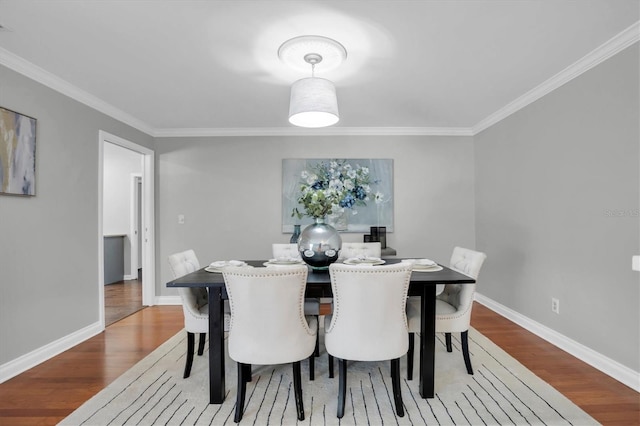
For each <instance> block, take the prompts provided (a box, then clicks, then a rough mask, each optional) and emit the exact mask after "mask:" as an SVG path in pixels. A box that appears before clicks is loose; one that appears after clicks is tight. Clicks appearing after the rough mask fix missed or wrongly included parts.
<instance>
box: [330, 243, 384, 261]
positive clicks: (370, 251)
mask: <svg viewBox="0 0 640 426" xmlns="http://www.w3.org/2000/svg"><path fill="white" fill-rule="evenodd" d="M381 255H382V245H381V244H380V243H379V242H373V243H342V248H341V249H340V256H339V259H338V260H339V261H340V260H345V259H349V258H350V257H358V256H366V257H381Z"/></svg>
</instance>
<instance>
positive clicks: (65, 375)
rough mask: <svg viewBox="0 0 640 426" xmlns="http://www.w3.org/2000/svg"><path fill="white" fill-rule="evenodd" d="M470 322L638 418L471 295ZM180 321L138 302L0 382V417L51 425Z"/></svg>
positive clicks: (560, 379)
mask: <svg viewBox="0 0 640 426" xmlns="http://www.w3.org/2000/svg"><path fill="white" fill-rule="evenodd" d="M471 324H472V325H473V326H474V327H475V328H476V329H477V330H478V331H480V332H481V333H483V334H484V335H485V336H487V337H488V338H489V339H491V340H492V341H494V342H495V343H496V344H498V345H499V346H500V347H502V348H503V349H504V350H505V351H507V352H508V353H510V354H511V355H512V356H513V357H515V358H516V359H518V360H519V361H520V362H521V363H522V364H524V365H525V366H527V367H528V368H529V369H530V370H532V371H533V372H534V373H535V374H537V375H538V376H540V377H541V378H542V379H544V380H546V381H547V382H548V383H550V384H551V385H552V386H554V387H555V388H556V389H558V390H559V391H560V392H562V393H563V394H564V395H566V396H567V397H568V398H569V399H571V400H572V401H573V402H574V403H576V404H577V405H578V406H580V407H581V408H582V409H583V410H585V411H586V412H587V413H589V414H590V415H591V416H593V417H594V418H595V419H596V420H598V421H599V422H600V423H602V424H605V425H637V424H640V394H638V393H637V392H635V391H633V390H632V389H630V388H628V387H627V386H624V385H622V384H620V383H619V382H617V381H615V380H613V379H611V378H609V377H608V376H606V375H605V374H602V373H600V372H599V371H598V370H596V369H594V368H592V367H590V366H588V365H587V364H585V363H583V362H581V361H579V360H577V359H576V358H574V357H572V356H571V355H569V354H567V353H565V352H563V351H561V350H559V349H557V348H556V347H555V346H553V345H551V344H549V343H547V342H545V341H544V340H542V339H540V338H538V337H536V336H535V335H533V334H531V333H529V332H527V331H525V330H523V329H522V328H520V327H519V326H517V325H515V324H513V323H512V322H510V321H508V320H506V319H504V318H502V317H500V316H499V315H497V314H496V313H494V312H493V311H491V310H489V309H487V308H485V307H484V306H482V305H479V304H477V303H476V304H475V305H474V311H473V315H472V320H471ZM182 326H183V317H182V308H181V307H180V306H154V307H150V308H145V309H143V310H141V311H139V312H137V313H135V314H133V315H130V316H128V317H127V318H125V319H123V320H122V321H119V322H116V323H115V324H113V325H111V326H109V327H107V329H106V330H105V332H104V333H101V334H99V335H97V336H95V337H93V338H91V339H89V340H87V341H86V342H83V343H81V344H79V345H77V346H76V347H74V348H72V349H71V350H69V351H66V352H64V353H63V354H60V355H58V356H56V357H54V358H52V359H51V360H49V361H47V362H45V363H43V364H41V365H39V366H37V367H35V368H32V369H31V370H29V371H27V372H25V373H23V374H21V375H19V376H17V377H15V378H13V379H11V380H8V381H7V382H5V383H3V384H0V425H2V426H5V425H7V426H8V425H12V426H13V425H15V426H21V425H55V424H56V423H57V422H59V421H60V420H62V419H63V418H64V417H66V416H67V415H68V414H70V413H71V412H72V411H73V410H75V409H76V408H77V407H79V406H80V405H81V404H82V403H83V402H84V401H86V400H87V399H89V398H90V397H91V396H93V395H94V394H96V393H97V392H99V391H100V390H101V389H103V388H104V387H105V386H107V385H108V384H109V383H111V382H112V381H113V380H115V379H116V378H117V377H118V376H120V375H121V374H122V373H124V372H125V371H126V370H127V369H129V368H130V367H132V366H133V365H134V364H135V363H136V362H138V361H139V360H141V359H142V358H144V357H145V356H146V355H148V354H149V353H150V352H152V351H153V350H154V349H155V348H156V347H158V346H159V345H160V344H162V343H163V342H164V341H166V340H167V339H168V338H170V337H171V336H173V335H174V334H175V333H177V332H178V331H179V330H181V329H182ZM461 362H462V360H461Z"/></svg>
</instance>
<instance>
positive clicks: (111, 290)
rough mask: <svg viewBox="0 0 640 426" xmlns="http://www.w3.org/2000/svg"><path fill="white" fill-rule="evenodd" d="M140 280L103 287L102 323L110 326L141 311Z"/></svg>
mask: <svg viewBox="0 0 640 426" xmlns="http://www.w3.org/2000/svg"><path fill="white" fill-rule="evenodd" d="M142 308H143V306H142V280H127V281H120V282H117V283H113V284H109V285H105V286H104V323H105V325H111V324H113V323H114V322H116V321H120V320H121V319H122V318H125V317H127V316H129V315H131V314H133V313H134V312H138V311H139V310H140V309H142Z"/></svg>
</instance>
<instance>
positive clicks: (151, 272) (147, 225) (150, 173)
mask: <svg viewBox="0 0 640 426" xmlns="http://www.w3.org/2000/svg"><path fill="white" fill-rule="evenodd" d="M105 143H112V144H114V145H118V146H121V147H123V148H127V149H130V150H132V151H134V152H137V153H139V154H141V155H142V270H143V273H142V304H143V305H145V306H153V305H154V304H155V296H156V294H155V281H156V280H155V271H156V264H155V196H154V193H155V189H154V179H153V178H154V173H155V172H154V164H155V153H154V152H153V150H151V149H149V148H147V147H144V146H142V145H138V144H136V143H134V142H131V141H128V140H126V139H123V138H121V137H119V136H116V135H112V134H110V133H108V132H105V131H103V130H99V131H98V157H99V158H98V299H99V300H98V309H99V313H100V314H99V319H100V323H101V327H102V328H103V329H104V327H105V319H104V313H105V309H104V232H103V229H104V223H103V220H104V218H103V206H104V200H103V197H104V145H105Z"/></svg>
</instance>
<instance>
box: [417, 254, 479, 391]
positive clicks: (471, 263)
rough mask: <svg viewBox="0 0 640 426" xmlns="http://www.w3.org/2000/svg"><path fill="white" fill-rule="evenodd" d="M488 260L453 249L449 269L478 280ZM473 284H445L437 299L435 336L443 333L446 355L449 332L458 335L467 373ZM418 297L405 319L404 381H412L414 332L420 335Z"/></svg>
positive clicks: (474, 286)
mask: <svg viewBox="0 0 640 426" xmlns="http://www.w3.org/2000/svg"><path fill="white" fill-rule="evenodd" d="M486 258H487V255H486V254H485V253H482V252H479V251H474V250H470V249H467V248H462V247H455V248H454V249H453V254H452V255H451V260H450V262H449V267H450V268H451V269H453V270H456V271H458V272H462V273H463V274H465V275H468V276H470V277H472V278H474V279H478V275H479V274H480V268H482V264H483V263H484V260H485V259H486ZM475 291H476V284H446V285H445V286H444V290H443V291H442V293H440V294H439V295H437V296H436V333H444V334H445V342H446V346H447V352H451V351H452V349H451V333H454V332H456V333H457V332H460V343H461V346H462V356H463V358H464V363H465V366H466V367H467V373H469V374H473V368H472V367H471V358H470V357H469V337H468V331H469V326H470V324H471V308H472V307H473V295H474V294H475ZM420 310H421V309H420V297H415V296H412V297H409V299H408V301H407V319H408V321H409V351H408V353H407V378H408V379H409V380H411V379H412V378H413V353H414V333H419V332H420Z"/></svg>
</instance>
